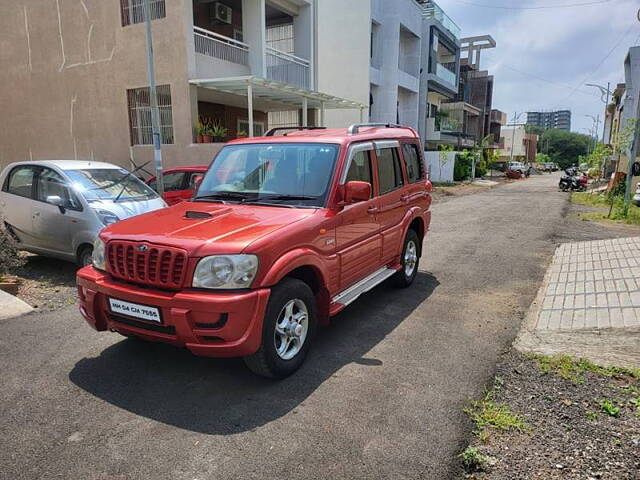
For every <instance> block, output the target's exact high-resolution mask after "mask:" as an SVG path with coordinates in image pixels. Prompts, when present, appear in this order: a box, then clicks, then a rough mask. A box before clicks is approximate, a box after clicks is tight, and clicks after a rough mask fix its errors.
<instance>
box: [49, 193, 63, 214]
mask: <svg viewBox="0 0 640 480" xmlns="http://www.w3.org/2000/svg"><path fill="white" fill-rule="evenodd" d="M46 202H47V203H50V204H51V205H55V206H56V207H58V208H59V209H60V213H64V212H66V209H65V208H64V200H62V197H60V196H59V195H49V196H48V197H47V200H46Z"/></svg>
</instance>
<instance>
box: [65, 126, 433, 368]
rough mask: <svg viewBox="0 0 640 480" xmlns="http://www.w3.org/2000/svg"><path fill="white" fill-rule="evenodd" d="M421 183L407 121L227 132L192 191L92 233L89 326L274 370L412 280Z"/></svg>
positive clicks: (422, 208)
mask: <svg viewBox="0 0 640 480" xmlns="http://www.w3.org/2000/svg"><path fill="white" fill-rule="evenodd" d="M431 189H432V187H431V183H430V182H429V180H428V179H427V176H426V172H425V167H424V162H423V155H422V147H421V145H420V141H419V139H418V136H417V134H416V132H415V130H413V129H411V128H405V127H398V126H393V125H384V126H381V125H371V124H363V125H353V126H352V127H350V128H349V129H346V130H345V129H339V130H337V129H335V130H326V129H317V128H315V129H303V130H302V131H297V132H293V133H289V134H285V135H281V136H275V135H274V132H273V130H272V131H270V132H269V133H267V136H265V137H262V138H250V139H243V140H237V141H233V142H230V143H228V144H227V145H226V146H225V147H224V148H223V149H222V150H221V151H220V152H219V153H218V154H217V156H216V158H215V160H214V162H213V163H212V165H211V167H210V168H209V170H208V171H207V173H206V175H205V177H204V179H203V180H202V183H201V184H200V187H199V189H198V191H197V193H196V195H195V197H194V198H193V199H192V200H191V201H187V202H182V203H179V204H177V205H174V206H173V207H170V208H165V209H162V210H158V211H156V212H152V213H148V214H145V215H139V216H137V217H135V218H132V219H130V220H123V221H121V222H118V223H115V224H113V225H110V226H108V227H106V228H105V229H104V230H102V232H101V233H100V235H99V237H98V239H97V240H96V242H95V246H94V250H93V265H92V266H88V267H85V268H83V269H81V270H79V271H78V274H77V282H78V294H79V296H80V311H81V313H82V315H83V316H84V317H85V319H86V320H87V322H89V324H90V325H91V326H92V327H93V328H95V329H96V330H99V331H105V330H111V331H116V332H119V333H121V334H123V335H126V336H135V337H139V338H142V339H144V340H149V341H161V342H168V343H173V344H175V345H179V346H184V347H186V348H188V349H189V350H191V351H192V352H193V353H194V354H196V355H202V356H210V357H231V356H243V357H244V358H245V361H246V364H247V365H248V366H249V368H251V369H252V370H253V371H254V372H256V373H258V374H260V375H264V376H267V377H273V378H281V377H285V376H287V375H289V374H291V373H292V372H294V371H295V370H296V369H297V368H298V367H299V366H300V365H301V363H302V362H303V360H304V358H305V356H306V353H307V351H308V349H309V347H310V344H311V341H312V339H313V336H314V333H315V331H316V328H317V327H318V326H319V325H325V324H327V323H328V319H329V317H330V316H333V315H335V314H337V313H338V312H340V311H341V310H342V309H344V308H345V307H346V306H347V305H349V304H350V303H351V302H353V301H354V300H356V299H357V298H358V297H359V296H360V295H361V294H362V293H364V292H367V291H369V290H371V289H372V288H373V287H374V286H376V285H377V284H379V283H381V282H382V281H384V280H385V279H387V278H389V277H393V281H394V282H395V284H396V285H398V286H401V287H407V286H409V285H411V283H412V282H413V280H414V278H415V276H416V273H417V270H418V261H419V259H420V255H421V252H422V240H423V238H424V236H425V234H426V232H427V230H428V228H429V223H430V220H431V213H430V211H429V208H430V205H431V194H430V192H431Z"/></svg>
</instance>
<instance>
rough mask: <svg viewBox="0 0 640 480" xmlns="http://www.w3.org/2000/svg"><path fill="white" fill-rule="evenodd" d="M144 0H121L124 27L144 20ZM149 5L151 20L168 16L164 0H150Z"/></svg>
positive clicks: (121, 15)
mask: <svg viewBox="0 0 640 480" xmlns="http://www.w3.org/2000/svg"><path fill="white" fill-rule="evenodd" d="M144 2H145V0H120V17H121V19H122V26H123V27H126V26H127V25H133V24H134V23H142V22H144V20H145V16H144ZM149 7H150V9H151V20H157V19H158V18H164V17H166V16H167V11H166V9H165V5H164V0H150V2H149Z"/></svg>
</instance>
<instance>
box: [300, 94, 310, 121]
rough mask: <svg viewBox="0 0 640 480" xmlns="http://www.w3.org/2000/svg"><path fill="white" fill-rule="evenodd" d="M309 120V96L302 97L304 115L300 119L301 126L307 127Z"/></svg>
mask: <svg viewBox="0 0 640 480" xmlns="http://www.w3.org/2000/svg"><path fill="white" fill-rule="evenodd" d="M308 122H309V108H308V101H307V97H302V117H301V119H300V124H301V125H300V126H301V127H306V126H307V124H308Z"/></svg>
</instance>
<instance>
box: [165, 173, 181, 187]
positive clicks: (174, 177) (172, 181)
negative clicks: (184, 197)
mask: <svg viewBox="0 0 640 480" xmlns="http://www.w3.org/2000/svg"><path fill="white" fill-rule="evenodd" d="M183 180H184V172H174V173H167V174H166V175H163V176H162V183H164V191H165V192H175V191H178V190H184V186H183V185H184V183H183Z"/></svg>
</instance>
